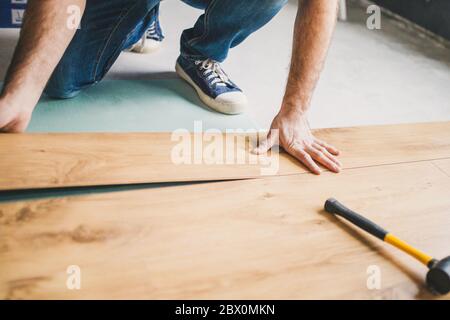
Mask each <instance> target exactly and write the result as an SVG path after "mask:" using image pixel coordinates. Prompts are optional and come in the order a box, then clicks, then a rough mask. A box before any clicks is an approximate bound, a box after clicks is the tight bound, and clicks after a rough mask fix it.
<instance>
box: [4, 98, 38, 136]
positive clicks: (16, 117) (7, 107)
mask: <svg viewBox="0 0 450 320" xmlns="http://www.w3.org/2000/svg"><path fill="white" fill-rule="evenodd" d="M32 111H33V109H32V108H25V107H14V106H13V105H11V104H9V103H7V102H6V101H5V99H2V98H0V132H4V133H18V132H24V131H25V129H26V128H27V126H28V123H29V122H30V119H31V113H32Z"/></svg>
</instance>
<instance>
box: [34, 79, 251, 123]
mask: <svg viewBox="0 0 450 320" xmlns="http://www.w3.org/2000/svg"><path fill="white" fill-rule="evenodd" d="M194 123H197V127H198V126H201V128H202V129H203V130H207V129H219V130H222V131H224V130H226V129H244V130H247V129H258V128H257V127H256V125H255V124H254V123H253V122H252V121H251V120H250V119H249V118H248V117H247V116H246V114H241V115H231V116H230V115H225V114H220V113H217V112H215V111H213V110H211V109H209V108H208V107H206V106H205V105H204V104H203V103H202V102H201V101H200V99H199V98H198V96H197V94H196V93H195V91H194V90H193V89H192V88H191V87H190V86H189V85H188V84H186V83H184V82H183V81H182V80H179V79H163V80H105V81H102V82H100V83H98V84H96V85H95V86H92V87H90V88H87V89H85V90H83V91H82V92H81V93H80V94H79V95H78V96H76V97H75V98H72V99H66V100H57V99H50V98H48V97H45V96H44V97H43V98H42V99H41V101H40V102H39V104H38V106H37V107H36V109H35V111H34V113H33V118H32V120H31V123H30V126H29V128H28V132H159V131H173V130H176V129H179V128H183V129H187V130H190V131H193V129H194Z"/></svg>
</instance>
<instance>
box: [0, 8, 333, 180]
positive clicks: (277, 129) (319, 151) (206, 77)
mask: <svg viewBox="0 0 450 320" xmlns="http://www.w3.org/2000/svg"><path fill="white" fill-rule="evenodd" d="M183 1H184V2H186V3H188V4H190V5H192V6H194V7H196V8H201V9H203V10H205V12H204V14H203V15H202V16H200V18H199V19H198V20H197V22H196V23H195V25H194V27H192V28H191V29H187V30H185V31H184V32H183V33H182V35H181V54H180V56H179V58H178V60H177V63H176V71H177V72H178V74H179V75H180V76H181V77H182V78H183V79H184V80H186V81H187V82H188V83H189V84H190V85H192V86H193V87H194V88H195V90H196V91H197V93H198V94H199V96H200V98H201V99H202V101H203V102H204V103H205V104H207V105H208V106H209V107H211V108H212V109H215V110H217V111H219V112H222V113H227V114H235V113H239V112H242V111H243V109H244V107H245V105H246V103H247V102H246V101H247V99H246V97H245V95H244V93H243V92H242V91H241V89H240V88H239V87H238V86H237V85H236V84H235V83H234V82H233V81H231V80H230V79H229V77H228V76H227V75H226V73H225V72H224V71H223V70H222V68H221V66H220V62H222V61H224V60H225V58H226V57H227V55H228V51H229V49H230V48H232V47H235V46H237V45H239V44H240V43H241V42H242V41H244V40H245V39H246V38H247V37H248V36H249V35H250V34H252V33H253V32H255V31H256V30H258V29H259V28H261V27H262V26H264V25H265V24H266V23H267V22H269V21H270V20H271V19H272V18H273V17H274V16H275V15H276V14H277V13H278V12H279V11H280V9H281V8H282V7H283V6H284V5H285V4H286V2H287V0H245V1H242V0H183ZM159 2H160V0H108V1H105V0H46V1H40V0H29V4H28V8H27V12H26V15H25V19H24V24H23V28H22V31H21V36H20V39H19V43H18V45H17V48H16V51H15V53H14V56H13V59H12V62H11V65H10V67H9V70H8V72H7V76H6V79H5V85H4V88H3V91H2V93H1V96H0V130H1V131H3V132H22V131H24V130H25V129H26V127H27V125H28V123H29V121H30V118H31V114H32V111H33V109H34V107H35V105H36V104H37V102H38V100H39V98H40V96H41V94H42V92H45V93H46V94H47V95H48V96H50V97H55V98H72V97H74V96H76V95H77V94H78V93H79V92H80V91H81V90H82V89H84V88H86V87H88V86H90V85H92V84H95V83H97V82H98V81H100V80H101V79H102V78H103V77H104V75H105V74H106V72H107V71H108V70H109V69H110V67H111V66H112V64H113V63H114V62H115V60H116V59H117V57H118V56H119V54H120V53H121V51H122V50H124V49H126V48H130V47H131V46H132V45H133V44H135V43H136V42H137V41H138V40H139V39H140V38H141V37H142V36H143V35H144V33H145V32H146V30H147V29H148V28H149V26H151V24H152V23H153V22H154V21H155V16H156V17H157V10H158V5H159ZM337 2H338V0H300V1H299V10H298V14H297V18H296V22H295V29H294V45H293V51H292V59H291V60H292V61H291V67H290V72H289V78H288V83H287V87H286V92H285V95H284V99H283V101H282V104H281V108H280V111H279V113H278V115H277V116H276V117H275V119H274V120H273V123H272V125H271V129H273V130H271V131H270V133H269V135H268V137H267V139H266V140H265V141H264V142H262V143H261V144H260V145H259V147H258V148H257V149H256V150H255V152H256V153H258V154H260V153H264V152H267V151H268V150H269V149H270V148H271V147H272V146H273V145H274V144H277V143H279V145H280V146H281V147H283V148H284V149H285V150H286V151H287V152H289V153H290V154H291V155H293V156H294V157H296V158H297V159H298V160H300V161H301V162H302V163H303V164H304V165H305V166H307V167H308V168H309V169H310V170H311V171H312V172H313V173H316V174H320V172H321V169H320V168H319V166H318V163H320V164H322V165H323V166H324V167H326V168H328V169H330V170H331V171H333V172H339V171H340V168H341V165H340V163H339V161H338V160H337V159H336V156H337V155H338V150H336V148H334V147H332V146H330V145H328V144H327V143H325V142H323V141H320V140H318V139H316V138H315V137H314V136H313V135H312V133H311V130H310V128H309V125H308V120H307V111H308V108H309V105H310V101H311V97H312V94H313V91H314V88H315V85H316V82H317V80H318V78H319V74H320V72H321V69H322V66H323V63H324V60H325V57H326V53H327V50H328V46H329V42H330V39H331V36H332V33H333V29H334V26H335V21H336V14H337V6H338V4H337ZM73 5H75V6H78V7H79V8H81V12H83V18H82V20H81V28H80V29H79V30H74V28H69V27H68V26H67V10H68V8H69V6H73ZM255 54H264V52H257V53H255ZM261 67H266V68H270V61H267V64H266V65H264V66H261ZM248 72H251V70H248Z"/></svg>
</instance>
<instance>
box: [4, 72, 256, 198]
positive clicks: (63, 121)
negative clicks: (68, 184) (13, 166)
mask: <svg viewBox="0 0 450 320" xmlns="http://www.w3.org/2000/svg"><path fill="white" fill-rule="evenodd" d="M0 87H1V85H0ZM195 123H196V128H199V126H200V127H201V129H203V130H208V129H219V130H222V131H225V130H226V129H243V130H249V129H259V127H258V126H256V124H255V123H254V122H253V121H251V120H250V119H249V118H248V117H247V115H246V114H245V113H244V114H241V115H233V116H230V115H224V114H220V113H217V112H214V111H213V110H211V109H209V108H208V107H206V106H205V105H204V104H203V103H202V102H201V101H200V100H199V98H198V96H197V94H196V93H195V91H194V90H193V89H192V88H191V87H190V86H189V85H187V84H186V83H184V82H183V81H181V80H179V79H162V80H105V81H102V82H100V83H98V84H97V85H95V86H92V87H90V88H88V89H86V90H83V91H82V92H81V93H80V94H79V95H78V96H77V97H75V98H72V99H66V100H57V99H50V98H48V97H45V96H44V97H42V98H41V100H40V102H39V104H38V106H37V107H36V109H35V111H34V113H33V117H32V120H31V123H30V125H29V127H28V130H27V132H164V131H173V130H176V129H180V128H183V129H187V130H190V131H193V129H194V124H195ZM173 185H179V183H163V184H161V183H159V184H142V185H129V186H104V187H85V188H84V187H82V188H62V189H45V190H23V191H4V192H0V202H2V201H19V200H28V199H37V198H49V197H50V198H52V197H65V196H73V195H82V194H89V193H98V192H117V191H124V190H134V189H142V188H156V187H158V188H160V187H170V186H173Z"/></svg>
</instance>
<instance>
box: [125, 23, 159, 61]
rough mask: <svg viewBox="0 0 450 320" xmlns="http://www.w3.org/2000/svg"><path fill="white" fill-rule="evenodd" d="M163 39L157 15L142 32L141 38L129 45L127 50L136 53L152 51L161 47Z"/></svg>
mask: <svg viewBox="0 0 450 320" xmlns="http://www.w3.org/2000/svg"><path fill="white" fill-rule="evenodd" d="M163 40H164V35H163V33H162V29H161V25H160V23H159V17H158V16H157V17H156V18H155V21H153V22H152V24H151V25H150V26H149V28H148V29H147V31H146V32H144V35H143V36H142V38H141V39H140V40H139V41H138V42H136V43H135V44H134V45H133V46H131V48H130V49H129V50H130V51H133V52H137V53H152V52H155V51H157V50H159V48H161V44H162V41H163Z"/></svg>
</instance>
